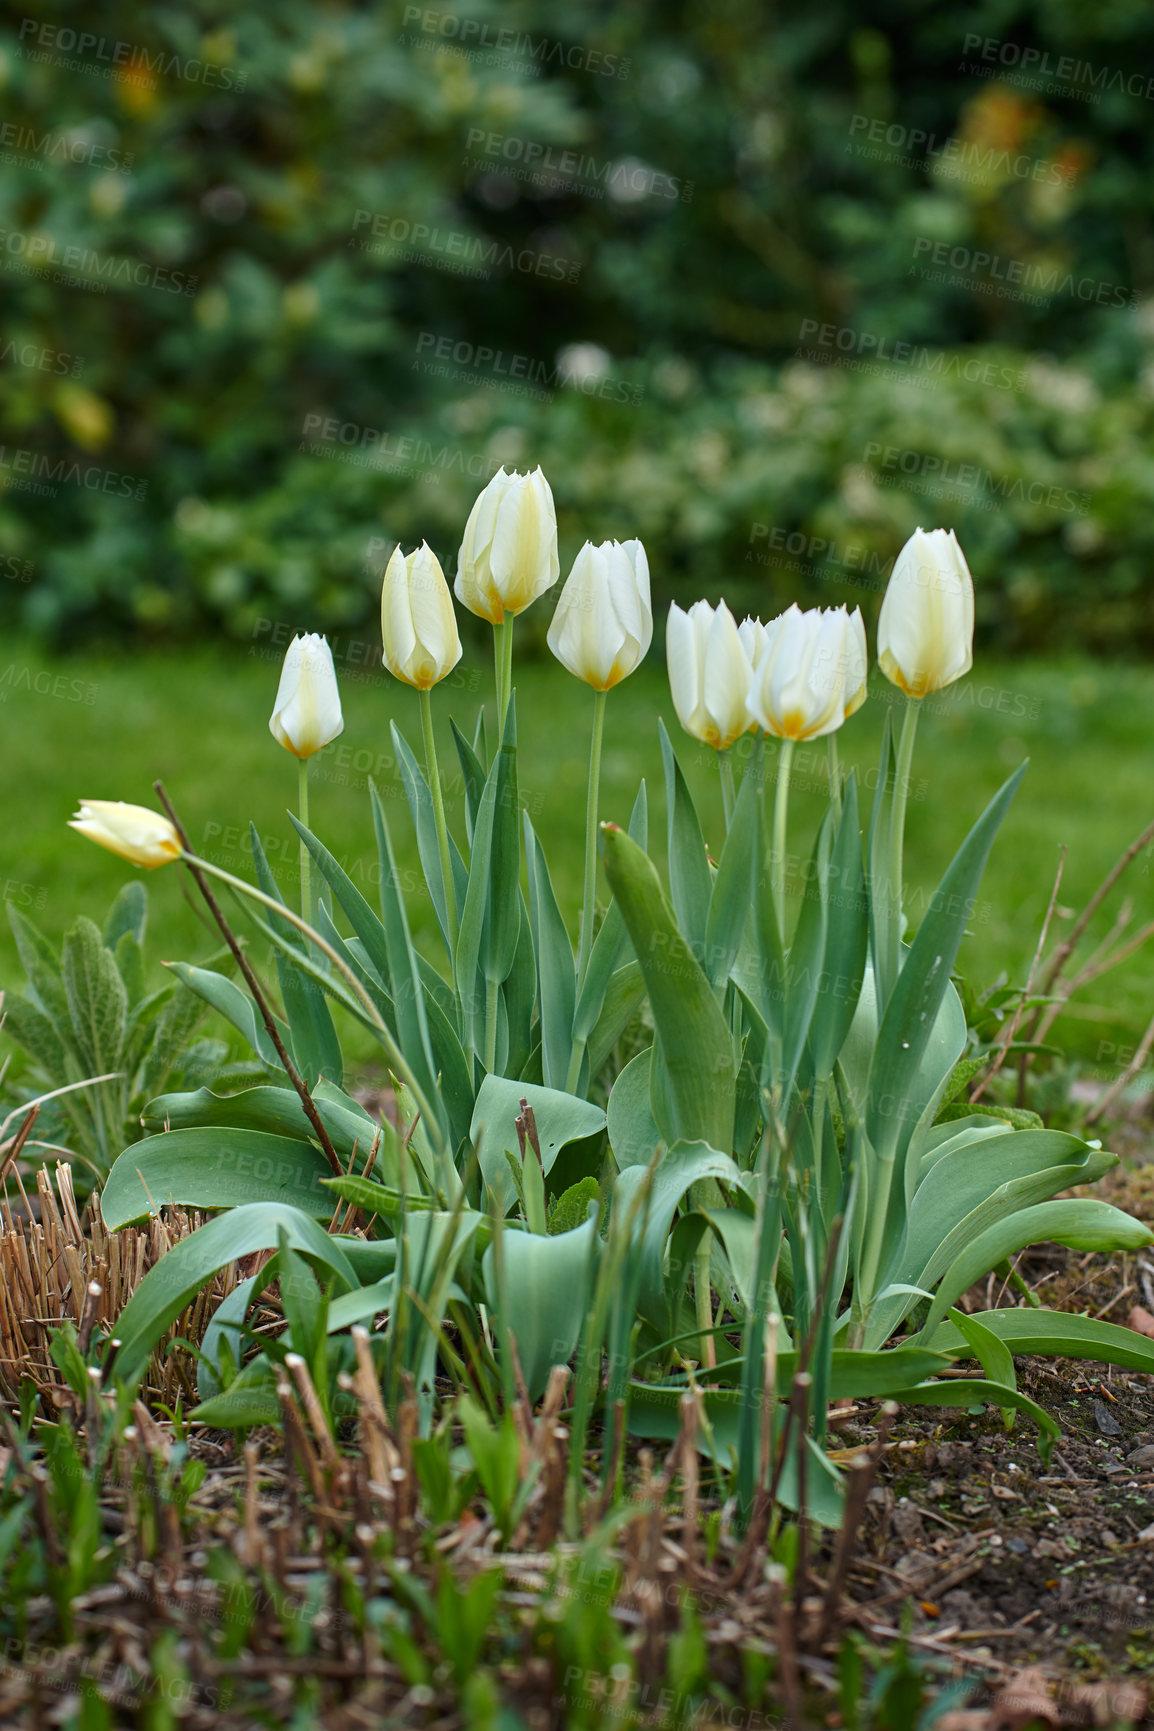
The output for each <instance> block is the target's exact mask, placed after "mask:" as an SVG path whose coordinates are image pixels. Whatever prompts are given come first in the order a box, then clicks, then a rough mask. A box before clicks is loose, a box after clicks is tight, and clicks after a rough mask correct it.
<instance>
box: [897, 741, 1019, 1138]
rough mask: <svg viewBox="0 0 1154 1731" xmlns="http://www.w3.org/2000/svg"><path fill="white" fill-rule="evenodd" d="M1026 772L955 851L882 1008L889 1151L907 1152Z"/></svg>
mask: <svg viewBox="0 0 1154 1731" xmlns="http://www.w3.org/2000/svg"><path fill="white" fill-rule="evenodd" d="M1025 773H1026V765H1025V764H1022V766H1021V768H1019V769H1017V770H1015V772H1014V774H1013V775H1012V776H1011V777H1010V778H1009V780H1008V781H1007V782H1006V783H1005V785H1004V786H1003V787H1002V788H1001V789H1000V790H999V791H998V793H996V794H995V795H994V797H993V799H992V800H991V801H990V803H989V805H988V806H987V807H986V809H985V811H984V812H983V813H982V815H981V817H980V818H979V819H978V821H977V823H976V824H975V825H974V827H973V829H972V830H971V831H970V833H969V835H968V836H967V837H966V839H965V841H964V842H963V843H962V845H961V847H960V848H959V849H958V851H957V853H956V854H955V856H954V858H953V861H952V862H951V864H950V865H949V867H948V868H947V870H946V873H945V876H944V877H943V878H942V881H941V883H940V884H939V886H938V888H937V890H936V891H935V892H934V894H933V896H932V897H931V900H930V906H929V910H928V911H927V913H926V916H925V918H924V920H923V921H922V923H921V926H920V927H919V929H918V933H917V936H916V937H915V938H914V941H913V943H912V944H911V945H910V948H909V952H908V954H907V955H906V958H905V961H904V963H903V965H902V968H901V971H900V972H899V974H898V977H897V980H896V982H895V984H894V987H893V992H892V994H891V996H890V999H889V1002H888V1003H887V1004H886V1006H885V1009H884V1012H883V1014H882V1019H881V1026H880V1028H879V1029H878V1037H877V1045H876V1048H875V1051H874V1057H873V1063H872V1065H871V1066H870V1080H869V1097H868V1102H867V1106H866V1133H867V1135H868V1136H869V1139H870V1142H871V1144H872V1146H873V1148H874V1149H875V1151H876V1152H877V1153H878V1154H879V1156H881V1157H882V1158H883V1159H888V1158H900V1156H901V1154H902V1152H903V1151H904V1148H905V1146H906V1144H907V1143H908V1140H909V1137H910V1134H911V1133H912V1131H913V1128H914V1125H915V1124H916V1122H917V1118H918V1116H919V1114H918V1113H917V1111H915V1109H914V1107H915V1083H916V1080H917V1076H918V1072H919V1070H920V1068H921V1064H922V1060H923V1058H924V1057H925V1054H926V1051H927V1048H928V1046H929V1043H930V1038H931V1035H932V1034H933V1031H934V1025H935V1023H936V1021H937V1017H938V1012H939V1011H940V1009H941V1006H942V1003H943V1001H944V999H945V997H946V994H947V991H948V989H949V988H950V975H951V973H952V972H953V967H954V961H955V959H956V957H957V953H958V947H959V945H960V944H961V941H962V935H963V933H964V932H965V929H966V922H967V920H968V919H969V918H970V917H971V915H972V913H973V908H974V899H975V897H976V895H977V892H978V886H979V884H980V883H981V881H982V873H983V872H984V870H985V867H986V861H987V859H988V858H989V854H990V849H991V847H992V846H993V844H994V837H995V836H996V835H997V833H998V829H999V827H1000V825H1001V822H1002V819H1003V818H1004V817H1005V815H1006V812H1007V810H1008V809H1009V805H1010V801H1011V800H1012V799H1013V797H1014V794H1015V793H1016V792H1017V790H1018V783H1019V782H1020V781H1021V779H1022V777H1023V775H1024V774H1025ZM955 1061H956V1060H955ZM952 1067H953V1066H952V1065H951V1069H952Z"/></svg>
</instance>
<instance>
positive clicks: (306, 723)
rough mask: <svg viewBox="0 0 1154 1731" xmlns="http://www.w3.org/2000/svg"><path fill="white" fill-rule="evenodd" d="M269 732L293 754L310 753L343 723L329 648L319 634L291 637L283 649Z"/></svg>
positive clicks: (327, 739) (334, 733)
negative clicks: (278, 683)
mask: <svg viewBox="0 0 1154 1731" xmlns="http://www.w3.org/2000/svg"><path fill="white" fill-rule="evenodd" d="M268 725H269V732H270V733H271V734H272V736H273V738H274V739H275V740H277V742H278V743H279V744H281V745H283V746H284V748H285V750H286V751H291V752H292V754H293V756H294V757H299V758H306V757H312V755H313V753H314V752H317V751H320V750H322V749H323V747H324V746H326V745H327V744H328V743H329V741H330V740H332V739H335V738H336V737H337V734H338V733H340V732H341V730H342V729H343V727H344V725H345V723H344V718H343V716H342V715H341V699H340V693H339V692H338V690H337V675H336V669H335V668H334V667H333V652H332V650H331V649H330V648H329V646H328V644H327V642H326V641H325V639H324V638H323V637H318V636H317V635H316V633H315V632H308V633H307V634H306V635H305V636H304V637H294V638H293V640H292V642H291V643H290V644H289V646H288V648H287V649H286V651H285V658H284V666H283V667H282V668H281V675H280V685H279V686H278V687H277V694H276V703H275V704H274V705H273V712H272V715H271V717H270V718H269V724H268Z"/></svg>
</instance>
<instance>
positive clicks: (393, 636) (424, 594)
mask: <svg viewBox="0 0 1154 1731" xmlns="http://www.w3.org/2000/svg"><path fill="white" fill-rule="evenodd" d="M381 637H382V640H383V642H384V663H385V666H386V667H387V668H388V670H389V672H390V673H391V674H393V675H394V677H395V678H397V679H403V680H404V682H405V684H406V685H411V686H412V687H413V688H414V690H416V691H428V690H429V688H430V687H431V686H434V685H438V684H439V683H440V681H441V680H442V679H444V677H445V675H446V674H447V673H451V672H452V670H453V668H454V667H455V666H456V665H457V663H458V661H459V660H460V659H461V639H460V637H459V636H458V635H457V618H456V615H455V613H454V612H453V598H452V596H451V595H450V594H449V585H448V584H447V583H446V581H445V574H444V572H443V571H442V570H441V566H440V561H439V560H438V559H437V556H436V554H435V553H434V552H433V551H432V549H431V548H430V546H429V544H428V542H426V541H422V542H421V545H420V546H419V547H418V548H417V549H416V551H415V552H413V553H409V554H405V553H403V552H402V551H401V549H400V547H398V548H397V549H396V551H395V552H394V553H393V556H392V558H391V559H390V560H389V563H388V565H387V567H386V569H385V578H384V582H383V584H382V586H381Z"/></svg>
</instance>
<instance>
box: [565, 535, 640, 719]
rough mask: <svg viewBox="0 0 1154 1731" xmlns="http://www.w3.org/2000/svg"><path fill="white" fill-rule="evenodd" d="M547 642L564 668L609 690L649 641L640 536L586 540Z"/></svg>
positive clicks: (633, 664)
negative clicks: (596, 541) (595, 543)
mask: <svg viewBox="0 0 1154 1731" xmlns="http://www.w3.org/2000/svg"><path fill="white" fill-rule="evenodd" d="M548 641H549V647H550V649H551V650H552V651H553V653H554V655H555V656H556V657H557V659H558V661H560V662H561V664H562V666H563V667H567V668H568V669H569V672H570V673H573V674H576V676H577V678H578V679H583V680H584V681H585V683H586V684H587V685H591V686H592V687H593V689H594V690H595V691H609V690H610V689H611V688H612V687H613V686H614V685H619V684H620V682H621V681H622V680H623V679H625V678H627V677H628V675H629V674H630V673H632V672H633V670H634V668H635V667H636V666H637V665H638V663H639V662H640V661H642V660H644V658H645V655H646V652H647V651H648V648H649V645H650V643H651V642H652V641H653V612H652V608H651V606H650V600H649V562H648V560H647V559H646V557H645V549H644V547H643V546H642V545H641V543H640V541H624V542H622V541H603V542H602V543H601V545H600V547H594V546H593V544H592V542H590V541H586V543H585V545H584V547H582V549H581V551H580V553H578V555H577V557H576V559H575V560H574V561H573V569H572V571H571V572H570V574H569V578H568V581H567V582H566V584H565V587H564V589H563V590H562V591H561V599H560V600H559V601H558V603H557V611H556V612H555V613H554V615H553V623H552V624H551V625H550V627H549V638H548Z"/></svg>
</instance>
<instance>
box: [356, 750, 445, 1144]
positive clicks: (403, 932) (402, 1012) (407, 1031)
mask: <svg viewBox="0 0 1154 1731" xmlns="http://www.w3.org/2000/svg"><path fill="white" fill-rule="evenodd" d="M369 794H370V799H371V803H372V808H373V827H374V830H375V832H376V838H377V853H378V856H379V859H380V864H381V924H382V925H383V926H384V929H385V943H386V944H387V946H388V952H389V983H390V985H391V987H392V997H393V1008H394V1011H395V1013H396V1018H397V1043H398V1045H399V1046H400V1048H401V1051H402V1052H403V1053H404V1055H405V1058H406V1061H407V1062H408V1064H409V1067H410V1069H411V1070H412V1072H413V1075H414V1076H415V1077H416V1079H417V1081H418V1083H419V1084H420V1087H421V1090H422V1092H423V1093H424V1095H425V1099H426V1101H427V1102H428V1105H429V1107H430V1109H431V1110H432V1111H433V1112H435V1113H437V1114H438V1116H439V1119H440V1129H441V1133H442V1135H444V1134H445V1133H446V1132H447V1129H448V1123H447V1118H446V1114H445V1109H444V1104H443V1102H442V1101H441V1099H440V1097H439V1095H438V1093H437V1068H436V1063H435V1061H434V1058H433V1048H432V1042H431V1040H430V1038H429V1024H428V1018H427V1017H426V1014H425V989H424V986H423V985H422V983H421V970H420V967H419V965H418V962H417V953H416V950H415V949H414V947H413V940H412V938H411V936H410V934H409V921H408V916H407V914H406V912H405V903H404V898H403V897H402V895H401V892H400V887H399V884H398V880H397V868H396V862H395V860H394V858H393V844H392V839H391V837H390V835H389V826H388V822H387V820H386V817H385V808H384V806H383V805H382V804H381V798H380V795H379V794H378V793H377V790H376V787H375V786H373V785H372V784H371V783H370V786H369Z"/></svg>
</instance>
